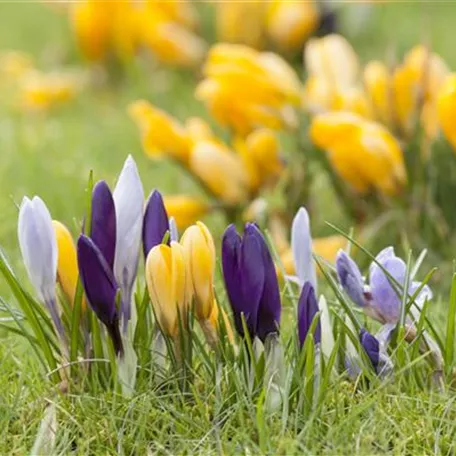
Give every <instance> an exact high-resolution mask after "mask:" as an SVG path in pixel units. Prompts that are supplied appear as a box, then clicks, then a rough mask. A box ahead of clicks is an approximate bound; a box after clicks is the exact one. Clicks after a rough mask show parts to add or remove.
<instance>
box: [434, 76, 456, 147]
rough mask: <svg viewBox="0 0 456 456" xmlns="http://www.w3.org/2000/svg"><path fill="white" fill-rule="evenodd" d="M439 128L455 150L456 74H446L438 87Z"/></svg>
mask: <svg viewBox="0 0 456 456" xmlns="http://www.w3.org/2000/svg"><path fill="white" fill-rule="evenodd" d="M437 112H438V119H439V123H440V128H441V129H442V131H443V134H444V135H445V137H446V139H447V140H448V141H449V143H450V144H451V145H452V146H453V148H454V149H455V150H456V128H455V125H454V119H456V74H454V73H453V74H451V75H450V76H448V77H447V78H446V80H445V82H444V84H443V85H442V87H441V88H440V91H439V95H438V100H437Z"/></svg>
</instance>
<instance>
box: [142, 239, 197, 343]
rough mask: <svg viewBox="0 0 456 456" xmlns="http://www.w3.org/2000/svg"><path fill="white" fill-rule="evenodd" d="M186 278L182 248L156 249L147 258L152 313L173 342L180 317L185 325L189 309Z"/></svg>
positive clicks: (176, 244)
mask: <svg viewBox="0 0 456 456" xmlns="http://www.w3.org/2000/svg"><path fill="white" fill-rule="evenodd" d="M186 280H187V274H186V265H185V259H184V251H183V248H182V246H181V245H179V244H178V243H176V242H171V246H167V245H163V244H161V245H157V246H155V247H154V248H153V249H152V250H151V251H150V252H149V255H148V256H147V261H146V282H147V289H148V291H149V295H150V299H151V302H152V305H153V307H154V313H155V316H156V318H157V320H158V324H159V326H160V329H161V330H162V331H163V333H164V334H165V335H167V336H170V337H172V338H175V337H176V336H177V334H178V332H179V320H178V318H179V315H180V317H181V318H182V321H183V322H184V321H185V318H186V314H187V309H188V294H187V283H186Z"/></svg>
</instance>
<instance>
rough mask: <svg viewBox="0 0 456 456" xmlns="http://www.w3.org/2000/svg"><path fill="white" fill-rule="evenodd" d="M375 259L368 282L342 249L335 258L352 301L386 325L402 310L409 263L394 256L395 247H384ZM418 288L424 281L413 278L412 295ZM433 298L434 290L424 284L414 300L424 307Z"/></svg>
mask: <svg viewBox="0 0 456 456" xmlns="http://www.w3.org/2000/svg"><path fill="white" fill-rule="evenodd" d="M375 260H376V261H374V262H372V264H371V266H370V268H369V283H368V284H365V283H364V280H363V278H362V276H361V272H360V271H359V268H358V266H357V265H356V263H355V262H354V261H353V260H352V259H351V258H350V257H349V256H348V255H347V254H346V253H345V252H343V251H342V250H340V251H339V253H338V254H337V260H336V269H337V275H338V277H339V282H340V284H341V285H342V287H343V288H344V290H345V291H346V292H347V294H348V295H349V296H350V298H351V299H352V301H353V302H354V303H355V304H357V305H358V306H360V307H362V308H363V310H364V312H365V313H366V314H367V315H369V316H371V317H372V318H374V319H375V320H377V321H379V322H381V323H383V324H387V323H397V321H398V320H399V316H400V313H401V306H402V296H401V295H402V292H403V288H404V286H405V282H406V272H407V266H406V264H405V262H404V261H403V260H402V259H401V258H399V257H397V256H396V255H395V253H394V248H393V247H387V248H386V249H384V250H382V251H381V252H380V253H379V254H378V255H377V256H376V258H375ZM380 265H381V267H380ZM384 270H386V271H387V272H388V274H389V276H391V277H392V278H393V279H394V281H393V280H391V279H390V277H389V276H388V275H387V274H385V272H384ZM419 287H421V282H416V281H413V280H410V283H409V288H408V290H407V293H408V295H409V296H410V297H411V296H412V295H413V294H414V293H415V291H416V290H417V289H418V288H419ZM431 298H432V292H431V290H430V288H429V287H428V286H427V285H425V286H424V287H423V288H422V290H421V291H420V293H418V295H417V296H416V298H415V303H416V304H417V305H418V306H421V305H422V304H424V302H425V301H426V300H428V299H431Z"/></svg>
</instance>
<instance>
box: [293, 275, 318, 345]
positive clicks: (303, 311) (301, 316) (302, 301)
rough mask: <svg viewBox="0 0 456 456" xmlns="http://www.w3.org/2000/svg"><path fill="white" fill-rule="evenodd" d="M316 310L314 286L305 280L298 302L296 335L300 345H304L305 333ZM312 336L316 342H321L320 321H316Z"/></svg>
mask: <svg viewBox="0 0 456 456" xmlns="http://www.w3.org/2000/svg"><path fill="white" fill-rule="evenodd" d="M318 310H319V309H318V304H317V298H316V296H315V290H314V287H313V286H312V284H311V283H310V282H306V283H305V284H304V286H303V287H302V291H301V296H300V297H299V303H298V336H299V343H300V345H301V347H302V346H303V345H304V342H305V340H306V337H307V334H308V332H309V330H310V327H311V325H312V322H313V320H314V318H315V315H316V314H317V312H318ZM313 337H314V342H315V343H316V344H319V343H320V342H321V324H320V321H318V322H317V325H316V327H315V332H314V334H313Z"/></svg>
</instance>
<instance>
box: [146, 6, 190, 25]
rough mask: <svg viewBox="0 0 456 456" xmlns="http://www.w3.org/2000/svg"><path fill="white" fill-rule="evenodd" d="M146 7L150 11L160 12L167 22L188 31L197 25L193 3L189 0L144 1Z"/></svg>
mask: <svg viewBox="0 0 456 456" xmlns="http://www.w3.org/2000/svg"><path fill="white" fill-rule="evenodd" d="M146 5H147V7H148V8H150V9H155V10H159V11H161V12H162V14H163V15H164V16H166V17H167V18H168V19H169V20H171V21H173V22H176V23H178V24H180V25H183V26H185V27H187V28H189V29H194V28H195V27H196V26H197V24H198V16H197V14H196V11H195V8H194V6H193V2H191V1H189V0H174V1H170V0H146Z"/></svg>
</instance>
